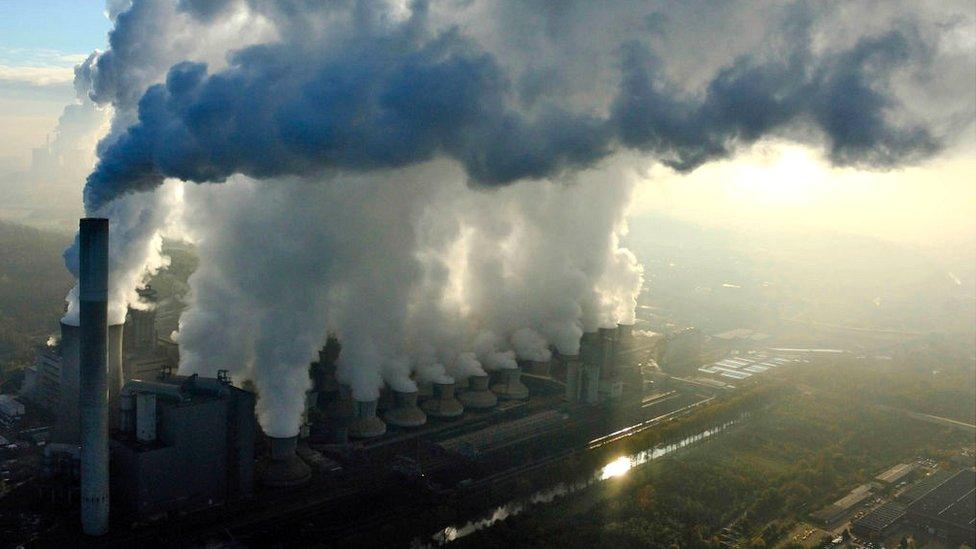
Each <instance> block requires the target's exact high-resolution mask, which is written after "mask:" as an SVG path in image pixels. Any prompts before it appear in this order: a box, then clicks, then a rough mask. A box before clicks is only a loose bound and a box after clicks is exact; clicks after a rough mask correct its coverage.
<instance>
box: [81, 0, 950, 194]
mask: <svg viewBox="0 0 976 549" xmlns="http://www.w3.org/2000/svg"><path fill="white" fill-rule="evenodd" d="M194 6H196V3H194V2H184V3H183V8H184V9H187V10H193V12H194V13H196V12H197V11H199V9H200V8H199V6H197V7H194ZM220 9H221V10H223V9H225V8H223V7H222V8H220ZM355 9H356V10H358V11H357V12H356V15H355V17H354V20H355V21H356V22H357V25H359V26H358V27H356V32H353V33H352V37H351V38H349V39H348V40H346V41H344V42H342V43H339V44H329V47H319V45H318V44H316V43H314V42H313V43H306V42H302V41H295V40H289V41H283V42H279V43H275V44H265V45H259V46H254V47H250V48H246V49H243V50H241V51H239V52H237V53H235V54H233V55H232V56H231V57H230V59H229V62H230V64H229V66H228V67H227V68H226V69H225V70H221V71H218V72H209V71H208V69H207V66H206V65H204V64H201V63H193V62H184V63H180V64H177V65H175V66H174V67H173V68H172V69H171V70H170V71H169V75H168V77H167V78H166V82H165V83H163V84H158V85H155V86H152V87H150V88H149V89H148V90H147V91H146V93H145V94H144V95H143V96H142V98H141V99H140V101H139V115H138V122H137V123H136V124H134V125H132V126H131V127H130V128H129V129H128V131H127V132H125V133H124V134H123V135H121V136H120V137H119V138H118V139H117V140H116V141H114V142H113V143H111V144H110V145H109V146H108V147H107V148H106V149H105V150H104V151H103V153H102V155H101V161H100V163H99V165H98V167H97V169H96V171H95V172H94V173H93V174H92V175H91V176H90V178H89V180H88V185H87V188H86V192H85V200H86V206H87V207H88V208H89V210H94V209H97V208H99V207H100V206H102V205H103V204H105V203H106V202H108V201H111V200H112V199H114V198H115V197H117V196H119V195H121V194H124V193H127V192H132V191H141V190H149V189H152V188H155V187H157V186H158V185H159V184H160V183H161V182H162V181H163V179H164V178H166V177H175V178H179V179H182V180H188V181H196V182H205V181H213V182H219V181H224V180H225V179H226V178H228V177H229V176H231V175H233V174H236V173H243V174H246V175H248V176H251V177H255V178H269V177H277V176H285V175H313V174H321V173H324V172H328V171H330V170H348V171H370V170H376V169H385V168H397V167H403V166H408V165H413V164H417V163H420V162H424V161H427V160H430V159H432V158H434V157H437V156H441V155H444V156H448V157H451V158H453V159H455V160H456V161H458V162H459V163H460V164H461V165H462V166H463V167H464V169H465V171H466V173H467V175H468V176H469V177H470V179H471V180H472V181H473V182H474V183H476V184H480V185H486V186H494V185H503V184H507V183H511V182H513V181H516V180H520V179H540V178H546V177H551V176H554V175H558V174H559V173H561V172H563V171H565V170H568V169H577V168H581V167H586V166H590V165H592V164H594V163H596V162H597V161H599V160H601V159H603V158H605V157H606V156H608V155H609V154H610V153H612V152H613V151H614V150H616V149H617V148H620V147H626V148H632V149H637V150H641V151H647V152H650V153H653V154H654V155H656V156H657V157H659V158H660V159H661V160H662V161H664V162H665V163H667V164H668V165H670V166H672V167H673V168H675V169H678V170H683V171H687V170H692V169H694V168H696V167H697V166H699V165H701V164H703V163H704V162H707V161H709V160H711V159H715V158H721V157H725V156H728V155H730V154H731V153H732V152H734V151H735V149H736V148H737V147H738V146H741V145H743V144H749V143H752V142H754V141H756V140H758V139H759V138H760V137H762V136H764V135H767V134H770V133H775V132H779V131H783V132H787V131H788V132H792V134H794V135H802V136H804V137H805V138H807V139H810V140H815V141H822V142H824V144H825V146H826V148H827V149H828V151H829V157H830V159H831V160H832V161H834V162H836V163H839V164H845V165H848V164H855V165H871V166H882V167H884V166H892V165H895V164H897V163H899V162H902V161H905V160H913V159H916V158H919V157H923V156H926V155H929V154H932V153H933V152H935V151H937V150H938V149H939V140H938V139H936V137H935V136H934V135H933V134H932V132H930V131H929V130H927V129H926V128H924V127H920V126H911V125H905V124H897V123H895V122H892V121H891V120H890V118H889V111H892V110H894V109H897V107H898V105H897V103H896V102H895V100H894V99H893V95H892V94H891V93H890V91H889V90H888V82H889V80H890V78H891V77H892V75H893V74H894V73H896V72H897V71H898V70H899V69H900V68H901V67H904V66H905V65H907V64H908V63H910V62H914V61H918V60H919V58H920V57H924V56H925V55H926V52H927V49H926V47H925V45H924V41H923V40H922V39H921V38H920V36H919V35H918V34H917V33H913V32H911V29H908V28H906V29H895V30H890V31H888V32H887V33H884V34H880V35H877V36H871V37H866V38H862V39H861V40H860V41H858V42H857V43H856V44H854V45H853V46H851V47H849V48H846V49H843V50H841V51H835V52H832V53H825V54H820V55H815V54H813V53H811V51H810V46H809V42H810V39H809V38H808V37H807V36H805V35H804V34H803V33H802V32H800V33H798V35H797V37H796V38H795V41H794V42H795V43H793V44H792V45H791V46H790V49H789V50H788V51H786V52H785V53H784V54H783V55H781V56H779V57H778V58H773V59H762V60H760V59H757V58H752V57H741V58H739V59H737V60H736V61H735V62H733V63H732V64H731V65H729V66H726V67H725V68H724V69H722V70H720V71H719V72H718V73H717V74H716V75H715V76H714V77H713V78H712V79H711V81H710V82H709V83H708V84H707V86H706V87H705V90H704V92H703V93H700V94H691V93H688V92H686V91H684V90H681V89H678V87H677V86H674V85H672V84H670V83H669V82H668V81H667V79H666V78H665V76H664V75H663V71H661V70H659V68H660V63H659V62H658V61H657V59H656V58H655V56H654V55H653V54H652V53H651V52H650V50H649V49H648V47H647V46H646V45H645V44H643V43H640V42H637V41H633V42H629V43H628V44H627V45H625V46H624V47H623V48H622V53H621V55H620V74H621V78H620V84H619V87H618V88H617V91H616V98H615V99H614V100H613V101H612V105H611V108H610V112H609V114H608V115H606V116H601V115H599V114H595V112H596V111H593V110H590V111H585V110H579V111H574V110H570V109H567V108H565V107H561V106H557V105H556V104H555V102H549V103H545V102H544V101H542V104H541V105H540V104H539V103H540V100H538V99H537V100H536V104H535V105H533V108H532V109H531V113H527V112H526V111H525V110H523V109H521V108H520V106H519V101H518V97H519V94H518V93H517V91H518V90H517V89H516V88H517V86H513V85H512V83H511V80H510V78H509V76H508V74H507V73H506V71H505V70H503V68H502V66H501V65H500V63H499V62H498V61H497V60H496V59H495V58H494V57H493V56H492V55H490V54H488V53H486V52H485V51H484V50H482V49H480V48H479V47H478V46H477V45H476V44H475V43H473V42H472V41H470V40H468V39H467V38H465V37H464V36H462V35H461V33H460V31H459V30H457V29H453V28H452V29H448V30H446V31H442V32H437V33H434V32H430V31H428V30H427V27H428V25H427V21H426V9H423V6H422V5H421V6H420V7H417V8H415V9H414V10H413V12H412V15H411V17H410V19H409V20H407V21H404V22H402V23H397V24H392V25H391V24H386V25H384V24H381V23H378V22H377V21H376V19H377V18H376V17H372V18H371V17H370V16H369V13H368V12H369V10H367V9H365V8H362V4H360V5H358V7H357V8H355ZM360 11H361V12H363V13H362V14H360V13H359V12H360ZM196 15H197V16H198V17H206V16H207V15H206V13H197V14H196ZM120 18H121V16H120ZM109 61H110V58H108V59H106V60H105V62H106V63H107V64H108V66H111V64H110V63H109ZM99 63H100V64H101V63H102V60H101V59H100V60H99ZM522 91H523V92H524V90H522ZM523 95H524V94H523Z"/></svg>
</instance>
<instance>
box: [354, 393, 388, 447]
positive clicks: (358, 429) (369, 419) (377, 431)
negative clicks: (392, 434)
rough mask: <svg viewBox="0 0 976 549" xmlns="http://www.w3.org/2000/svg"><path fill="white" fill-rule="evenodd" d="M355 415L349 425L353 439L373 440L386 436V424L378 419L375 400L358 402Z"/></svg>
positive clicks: (356, 402) (355, 402)
mask: <svg viewBox="0 0 976 549" xmlns="http://www.w3.org/2000/svg"><path fill="white" fill-rule="evenodd" d="M354 404H355V413H354V414H353V419H352V422H351V423H350V424H349V436H351V437H353V438H373V437H378V436H382V435H385V434H386V424H385V423H383V420H382V419H380V418H378V417H376V401H375V400H356V401H354Z"/></svg>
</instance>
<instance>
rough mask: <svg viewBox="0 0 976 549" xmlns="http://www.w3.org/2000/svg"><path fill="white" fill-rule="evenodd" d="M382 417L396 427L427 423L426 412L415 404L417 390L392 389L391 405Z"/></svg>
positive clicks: (417, 425) (418, 425)
mask: <svg viewBox="0 0 976 549" xmlns="http://www.w3.org/2000/svg"><path fill="white" fill-rule="evenodd" d="M383 418H384V419H385V420H386V422H387V423H388V424H390V425H395V426H397V427H420V426H421V425H423V424H425V423H427V414H425V413H424V411H423V410H421V409H420V407H419V406H417V391H410V392H406V391H393V407H392V408H390V409H389V410H387V411H386V414H384V415H383Z"/></svg>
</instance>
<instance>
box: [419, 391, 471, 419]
mask: <svg viewBox="0 0 976 549" xmlns="http://www.w3.org/2000/svg"><path fill="white" fill-rule="evenodd" d="M423 409H424V411H425V412H427V415H429V416H431V417H440V418H452V417H459V416H460V415H461V414H463V413H464V406H462V405H461V402H460V401H458V399H456V398H454V384H453V383H434V394H433V396H431V397H430V398H429V399H427V401H426V402H424V404H423Z"/></svg>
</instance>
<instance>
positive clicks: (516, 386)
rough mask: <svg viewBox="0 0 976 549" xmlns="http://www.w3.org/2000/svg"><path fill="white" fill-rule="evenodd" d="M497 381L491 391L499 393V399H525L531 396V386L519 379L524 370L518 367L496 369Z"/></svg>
mask: <svg viewBox="0 0 976 549" xmlns="http://www.w3.org/2000/svg"><path fill="white" fill-rule="evenodd" d="M495 376H496V379H497V381H495V384H494V385H492V386H491V391H492V392H493V393H495V394H496V395H498V399H499V400H523V399H526V398H529V388H528V387H526V386H525V384H524V383H522V380H521V379H519V378H521V377H522V371H521V370H519V369H518V368H505V369H502V370H496V372H495Z"/></svg>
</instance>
